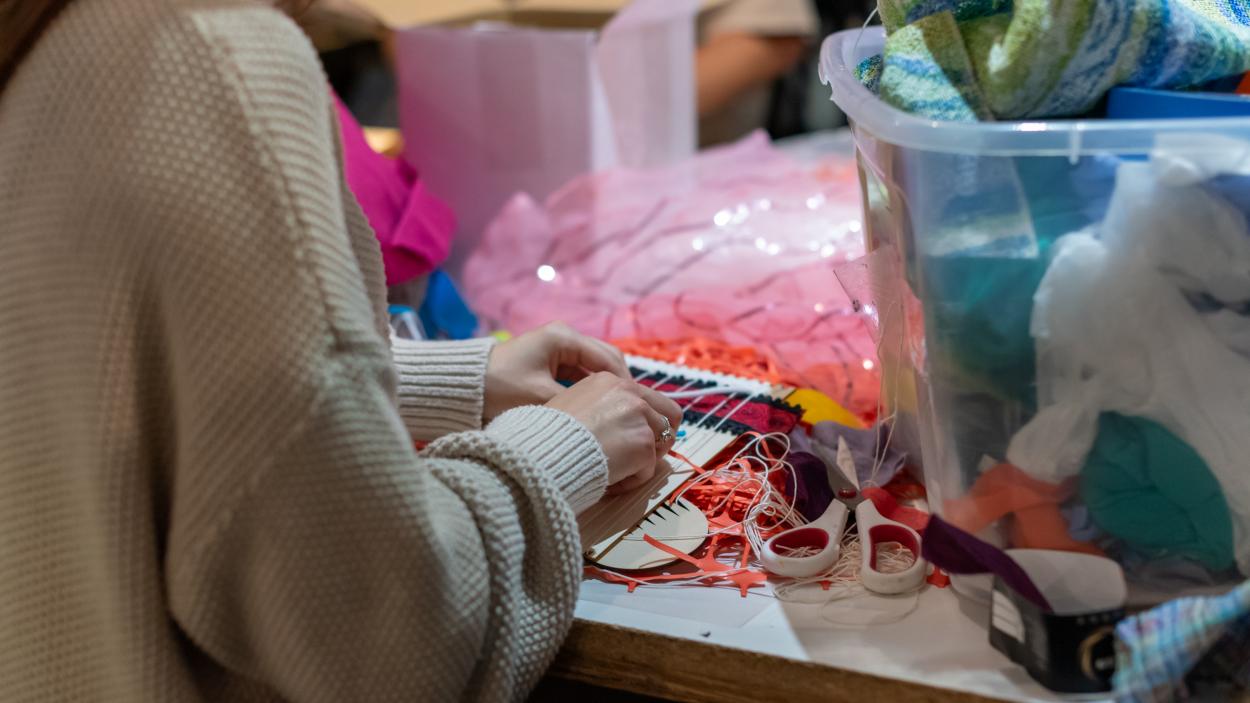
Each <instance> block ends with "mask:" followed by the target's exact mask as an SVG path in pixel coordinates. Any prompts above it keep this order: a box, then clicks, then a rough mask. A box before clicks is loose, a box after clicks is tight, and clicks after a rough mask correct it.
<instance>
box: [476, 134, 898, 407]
mask: <svg viewBox="0 0 1250 703" xmlns="http://www.w3.org/2000/svg"><path fill="white" fill-rule="evenodd" d="M861 226H862V218H861V205H860V191H859V183H858V179H857V175H856V170H855V165H854V162H853V160H852V159H851V158H850V157H842V156H838V157H825V158H824V159H823V160H821V161H819V162H817V163H816V164H808V165H800V164H798V163H796V162H795V161H793V160H792V159H790V158H788V157H787V156H785V155H783V154H782V153H780V152H778V151H777V150H775V149H774V148H773V147H772V146H771V145H770V143H769V142H768V140H767V138H766V137H764V136H763V135H762V134H757V135H752V136H750V137H747V138H746V139H744V140H743V141H741V142H738V143H737V144H734V145H731V146H728V147H723V148H720V149H717V150H712V151H707V152H703V153H701V154H699V155H698V156H696V157H695V158H694V159H691V160H688V161H686V162H683V163H680V164H677V165H674V166H671V167H667V168H663V169H657V170H648V171H629V170H610V171H605V172H601V173H597V174H591V175H587V176H583V177H579V178H577V179H575V180H573V181H572V182H570V183H569V184H568V185H566V186H565V187H564V188H562V189H561V190H559V191H557V192H556V193H554V194H552V195H551V196H550V197H549V198H548V199H547V201H546V202H545V203H537V202H535V201H534V200H533V199H532V198H529V197H528V196H525V195H518V196H515V197H514V198H513V199H512V200H511V201H510V202H509V203H508V204H507V205H506V206H505V208H504V209H503V211H502V212H501V213H500V214H499V215H498V216H497V217H496V219H495V220H494V221H493V222H492V223H491V225H490V226H489V227H488V229H487V231H486V232H485V234H484V237H483V240H482V243H481V244H480V245H479V247H478V248H477V249H476V250H475V251H474V252H473V253H472V254H471V255H470V257H469V259H468V261H467V263H466V265H465V271H464V284H465V285H464V289H465V294H466V296H467V297H468V299H469V302H470V304H471V305H472V306H473V308H474V310H475V311H476V312H477V313H478V314H479V316H481V317H483V318H484V319H485V320H486V321H487V324H489V325H493V326H495V327H499V328H505V329H509V330H526V329H530V328H532V327H534V326H536V325H540V324H542V323H544V322H548V321H550V320H556V319H559V320H563V321H565V322H567V323H569V324H570V325H572V326H574V327H575V328H577V329H579V330H581V331H583V332H585V333H588V334H593V335H595V336H598V337H600V338H604V339H620V338H643V339H674V340H676V339H684V338H690V337H699V338H706V339H714V340H718V341H723V342H727V343H730V344H748V345H751V346H753V347H755V348H757V349H760V350H762V351H765V352H767V353H770V354H772V355H774V356H775V358H776V360H777V362H778V363H779V364H780V365H781V366H782V367H784V368H785V369H786V370H787V371H789V372H791V373H792V374H793V375H794V376H796V377H798V378H799V379H801V380H802V381H803V382H804V385H806V386H809V387H813V388H817V389H819V390H821V391H823V392H825V393H826V394H828V395H829V396H830V397H832V398H833V399H834V400H837V401H838V402H840V403H842V404H843V405H844V406H846V407H847V408H848V409H850V410H852V411H853V412H857V413H859V414H861V415H863V416H871V415H873V414H874V413H875V410H876V405H877V399H878V395H879V393H878V387H879V385H878V384H879V376H878V369H877V361H876V354H875V342H874V333H873V331H872V329H870V325H869V324H868V321H867V320H866V319H865V317H864V315H863V313H862V311H861V310H858V309H857V306H856V304H855V303H854V302H853V301H852V300H850V299H849V298H848V297H847V294H846V293H845V292H844V290H843V288H842V285H841V284H840V283H839V281H838V278H837V275H836V274H835V269H836V268H837V266H838V265H839V264H843V263H845V262H847V261H850V260H852V259H856V258H858V257H860V256H862V255H863V253H864V244H863V237H862V234H861V231H860V230H861Z"/></svg>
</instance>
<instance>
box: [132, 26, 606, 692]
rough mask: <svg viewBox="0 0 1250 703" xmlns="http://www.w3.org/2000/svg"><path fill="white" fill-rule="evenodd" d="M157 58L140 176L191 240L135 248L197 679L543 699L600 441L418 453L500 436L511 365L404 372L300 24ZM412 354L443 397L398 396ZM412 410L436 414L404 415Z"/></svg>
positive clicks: (428, 393) (554, 432) (181, 601)
mask: <svg viewBox="0 0 1250 703" xmlns="http://www.w3.org/2000/svg"><path fill="white" fill-rule="evenodd" d="M134 55H135V56H137V57H141V58H142V59H143V61H144V64H143V65H144V66H146V67H147V68H146V69H145V70H148V71H149V72H150V75H147V76H145V77H144V81H143V85H144V86H145V89H148V90H150V91H151V92H150V93H149V94H148V95H147V96H146V97H145V98H142V99H136V100H135V101H133V103H132V104H133V105H135V106H136V107H135V108H134V109H135V110H136V112H135V115H134V122H135V124H134V126H135V128H136V129H137V130H145V129H146V130H149V131H148V132H147V134H148V135H149V138H148V139H147V140H145V141H144V142H143V143H142V144H136V145H134V148H133V149H127V150H123V151H119V158H124V159H133V160H134V162H133V164H132V165H126V164H122V165H121V166H120V168H122V169H123V172H126V173H132V174H134V178H133V179H131V181H129V182H128V183H129V185H128V186H127V187H128V188H131V189H133V192H132V193H131V194H130V196H129V200H130V201H131V202H134V203H136V204H137V205H136V207H140V206H142V207H145V208H146V209H145V210H144V212H145V213H146V214H145V217H146V220H145V224H146V226H145V229H144V230H143V232H145V233H148V232H150V233H166V234H167V235H170V236H156V235H149V234H141V235H140V234H136V236H153V237H154V239H153V241H152V242H151V245H150V246H149V247H148V249H147V251H148V253H147V254H146V256H147V257H148V258H150V260H151V261H152V262H153V265H152V270H153V274H152V275H153V283H152V286H153V289H154V290H155V291H159V293H160V300H161V309H162V314H161V319H160V320H159V321H153V323H152V324H159V325H161V327H162V329H163V337H164V340H165V341H164V345H163V346H164V348H163V350H162V358H163V359H165V360H166V361H165V362H164V364H165V366H166V369H165V370H166V373H167V376H168V379H169V380H168V382H167V383H168V386H169V388H170V396H171V398H172V399H173V401H172V403H173V404H172V407H171V409H170V413H169V423H170V426H171V435H172V440H171V441H169V442H168V443H167V446H165V447H163V449H162V451H163V452H164V454H165V455H166V456H168V457H169V466H170V467H171V468H170V469H169V472H168V476H166V477H165V478H164V479H163V480H164V481H165V482H167V483H168V496H169V525H168V528H167V538H166V540H165V542H164V554H163V559H162V564H163V569H164V573H165V584H166V591H167V593H166V597H167V599H168V608H169V609H170V612H171V614H172V617H173V619H174V621H175V622H176V623H177V624H178V626H179V628H180V629H181V631H182V632H183V633H185V635H186V638H187V640H188V641H189V642H190V643H192V644H193V645H194V647H195V648H196V650H198V653H197V654H195V655H189V656H188V660H189V661H191V662H193V663H194V662H200V664H198V665H197V670H198V671H199V672H200V673H199V675H200V677H201V678H200V680H199V682H198V683H199V685H200V686H201V687H202V688H203V690H204V691H205V692H206V696H207V697H209V698H214V699H217V698H221V697H224V696H227V695H228V694H229V693H231V692H237V691H236V689H237V688H238V687H239V686H240V685H241V684H240V683H239V682H248V683H247V684H246V685H247V686H255V687H259V688H261V689H263V690H265V691H268V692H269V694H270V695H271V696H277V697H280V698H281V699H283V700H290V701H343V700H361V701H366V700H367V701H387V700H430V701H441V700H483V701H497V700H508V699H516V698H519V697H522V696H524V694H525V692H526V690H527V689H528V688H529V687H530V686H531V685H532V684H533V683H534V682H535V681H536V680H537V678H538V677H539V676H540V675H541V673H542V671H543V669H544V668H545V666H546V665H547V664H548V663H549V661H550V660H551V658H552V657H553V656H554V653H555V650H556V648H557V646H558V644H559V642H560V640H561V638H562V637H563V635H564V634H565V633H566V632H567V629H568V627H569V625H570V623H571V618H572V610H573V604H574V601H575V598H576V593H577V587H578V583H579V580H580V579H579V577H580V571H581V564H580V554H579V552H580V548H579V543H578V537H577V530H576V523H575V518H574V512H575V509H576V508H583V507H586V506H588V505H589V504H591V503H593V502H594V501H595V500H596V499H597V498H598V496H599V495H600V494H601V493H602V491H603V486H604V483H605V480H606V461H605V458H604V456H603V454H602V451H601V449H600V448H599V445H598V443H597V442H596V441H595V439H594V437H593V435H591V434H590V432H589V431H587V430H586V429H585V428H584V427H582V426H581V425H580V424H579V423H577V422H576V421H574V420H573V419H572V418H571V417H569V416H567V415H564V414H563V413H560V412H557V411H554V410H551V409H548V408H541V407H530V408H521V409H517V410H513V411H510V412H508V413H505V414H504V415H502V416H501V417H499V418H498V419H496V420H495V421H494V422H493V423H491V424H490V425H489V426H488V427H486V428H485V429H481V430H473V431H468V432H459V433H454V434H450V435H447V436H445V437H443V438H442V439H440V440H438V441H436V442H435V443H434V444H432V445H430V446H429V447H428V448H427V449H426V450H425V451H424V452H423V453H420V454H418V453H417V452H416V451H415V450H414V449H413V446H412V438H411V436H410V435H409V432H408V429H409V427H411V426H416V425H418V424H421V423H424V422H426V421H429V422H434V421H435V420H436V419H437V418H445V422H444V424H443V425H442V426H440V427H437V428H435V429H437V430H439V431H451V430H459V429H463V428H466V427H476V426H477V425H478V424H479V423H480V420H479V419H478V418H480V416H481V412H480V402H481V401H480V392H481V391H480V378H477V379H473V380H467V379H469V377H472V376H473V375H474V374H477V373H479V371H478V369H479V368H480V367H482V366H483V365H484V363H485V361H484V359H485V355H486V353H487V351H486V350H487V349H488V347H487V346H485V345H482V344H479V345H477V346H473V345H468V346H464V347H455V346H448V347H440V348H433V347H422V348H421V349H419V350H412V349H408V350H405V349H403V348H400V349H398V350H397V351H396V352H395V354H396V357H395V358H393V357H392V350H391V349H390V348H389V344H388V342H387V340H386V339H385V338H384V337H383V336H382V334H381V333H380V330H379V325H378V324H377V316H376V311H377V307H376V304H375V301H373V300H372V299H371V296H370V291H369V290H368V287H367V285H366V284H365V282H364V281H365V280H366V279H368V278H369V276H370V275H372V274H370V272H371V271H376V269H377V266H376V262H373V261H368V260H365V259H364V258H362V257H363V256H365V255H364V254H362V252H363V251H364V249H365V248H364V247H363V245H362V243H361V242H360V241H352V238H351V236H350V234H349V230H350V228H348V227H346V226H345V225H344V222H346V221H350V219H351V217H352V215H351V214H350V213H347V212H345V207H346V204H345V202H344V196H343V193H344V192H345V189H344V188H343V187H342V183H341V179H340V177H339V175H338V165H337V162H336V154H335V152H334V148H333V144H334V141H333V123H332V122H331V115H332V112H331V110H330V105H329V103H328V96H327V93H326V90H325V85H324V76H323V75H322V74H321V72H320V69H319V68H318V67H317V64H316V58H315V55H314V54H313V52H312V50H311V47H309V45H308V44H307V42H306V40H305V39H304V38H303V36H302V35H300V34H299V32H298V30H297V29H296V28H295V27H294V26H293V25H292V24H291V23H290V22H289V21H288V20H286V19H285V18H283V17H282V16H280V15H278V14H277V13H276V12H274V11H272V10H270V9H266V8H260V7H250V6H236V5H231V4H229V3H227V4H225V5H223V6H220V7H214V8H211V9H202V10H196V11H193V12H187V13H184V14H183V15H180V16H179V17H177V18H176V20H174V21H172V22H171V23H170V26H169V27H168V28H167V30H166V31H165V32H164V34H163V35H162V36H161V37H160V38H159V40H158V41H156V42H154V45H153V46H152V47H149V48H148V49H147V50H146V51H145V52H139V51H136V52H134ZM170 96H173V97H174V99H172V100H171V99H168V98H169V97H170ZM153 106H155V107H153ZM153 112H155V113H157V114H156V115H155V116H153V115H152V113H153ZM154 133H156V134H159V136H160V139H159V140H157V141H156V142H153V139H152V137H151V135H152V134H154ZM145 179H148V180H146V181H145ZM171 204H174V206H171ZM365 234H366V235H367V234H368V233H367V231H366V232H365ZM175 235H176V236H175ZM370 236H371V235H370ZM374 256H376V254H374ZM406 353H411V354H418V355H422V354H423V355H425V358H423V359H422V360H420V363H416V364H409V365H406V366H405V364H404V363H403V359H402V357H403V355H404V354H406ZM440 354H442V355H445V356H446V358H445V359H444V360H443V361H445V362H446V363H442V362H440V361H439V357H438V355H440ZM457 354H461V355H463V356H457ZM430 355H433V356H432V357H431V356H430ZM453 357H454V358H453ZM465 357H467V361H466V358H465ZM397 358H398V359H399V361H400V366H401V367H404V368H407V369H408V370H409V371H412V370H413V369H417V368H424V369H426V371H427V372H428V373H430V374H432V376H431V378H434V379H435V381H436V382H437V383H442V384H443V387H441V388H424V389H423V388H422V385H421V383H422V380H421V378H420V377H419V376H417V375H413V374H410V373H407V372H405V373H401V374H399V378H397V373H396V359H397ZM440 369H442V371H440ZM475 384H476V385H475ZM405 388H406V389H407V390H405ZM406 393H407V394H408V397H409V399H410V400H411V399H413V398H417V397H418V396H421V397H424V398H425V400H426V401H428V402H425V401H423V402H418V403H415V404H414V403H406V404H404V407H406V408H407V410H406V411H405V412H407V413H408V415H407V416H406V417H405V416H402V415H401V412H400V411H399V409H398V408H397V405H396V397H397V396H399V397H403V396H405V394H406ZM422 394H424V395H422ZM440 395H442V397H443V398H444V400H443V401H439V400H437V398H438V396H440ZM440 402H441V403H442V405H443V406H444V410H445V412H443V413H441V414H440V413H438V412H435V411H434V410H433V408H435V407H436V406H438V405H439V403H440ZM416 407H423V408H425V410H420V411H418V410H414V408H416ZM414 413H415V414H414ZM405 419H407V420H408V421H409V422H408V423H407V425H408V426H406V423H405ZM201 653H202V655H201Z"/></svg>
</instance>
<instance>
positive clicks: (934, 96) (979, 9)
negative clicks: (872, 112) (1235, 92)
mask: <svg viewBox="0 0 1250 703" xmlns="http://www.w3.org/2000/svg"><path fill="white" fill-rule="evenodd" d="M879 6H880V10H881V17H882V22H883V23H884V24H885V28H886V33H887V35H886V42H885V49H884V53H883V55H882V68H881V73H880V82H879V85H878V87H877V92H878V94H879V95H880V96H881V98H882V100H884V101H885V102H887V103H889V104H891V105H893V106H895V107H897V108H899V109H902V110H906V111H908V112H912V113H916V114H919V115H923V116H926V117H931V118H934V119H941V120H955V121H972V120H990V119H1029V118H1043V117H1062V116H1071V115H1080V114H1084V113H1086V112H1088V111H1090V110H1091V109H1092V108H1093V107H1094V106H1095V105H1096V104H1097V103H1098V101H1099V100H1100V99H1101V98H1102V97H1103V95H1105V94H1106V92H1107V91H1108V90H1110V89H1111V88H1112V87H1114V86H1117V85H1124V86H1136V87H1142V88H1165V89H1167V88H1189V87H1193V86H1197V85H1200V84H1203V83H1207V82H1209V81H1212V80H1216V79H1220V78H1223V77H1226V76H1230V75H1234V74H1238V73H1243V72H1245V71H1247V70H1250V9H1247V3H1246V2H1245V0H1015V1H1014V2H1012V1H1011V0H881V2H880V3H879Z"/></svg>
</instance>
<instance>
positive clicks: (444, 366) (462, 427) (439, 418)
mask: <svg viewBox="0 0 1250 703" xmlns="http://www.w3.org/2000/svg"><path fill="white" fill-rule="evenodd" d="M494 344H495V340H493V339H490V338H485V339H470V340H466V341H463V342H418V341H413V340H410V339H399V338H396V337H392V338H391V356H392V357H393V358H394V360H395V370H396V371H397V373H398V375H399V415H400V417H402V418H403V420H404V425H405V426H407V428H408V432H409V433H411V434H412V437H413V439H416V440H419V441H423V442H429V441H432V440H434V439H437V438H438V437H441V436H443V435H445V434H451V433H452V432H464V431H467V430H476V429H480V428H481V426H482V404H483V396H484V394H485V388H486V362H487V360H488V359H489V358H490V350H491V348H492V347H494Z"/></svg>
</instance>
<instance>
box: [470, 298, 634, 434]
mask: <svg viewBox="0 0 1250 703" xmlns="http://www.w3.org/2000/svg"><path fill="white" fill-rule="evenodd" d="M600 371H607V372H608V373H611V374H615V375H617V376H620V377H621V378H625V379H628V378H630V375H629V367H627V366H626V365H625V357H624V355H622V354H621V352H620V351H619V350H617V348H616V347H614V346H612V345H610V344H608V343H607V342H601V341H599V340H597V339H594V338H593V337H587V336H586V335H584V334H581V333H579V332H577V331H575V330H574V329H573V328H572V327H569V326H568V325H566V324H564V323H562V322H552V323H549V324H546V325H543V326H542V327H539V328H538V329H536V330H532V331H530V332H526V333H525V334H523V335H521V336H519V337H517V338H515V339H512V340H509V341H507V342H504V343H503V344H500V345H498V346H496V347H495V348H494V349H493V350H491V353H490V360H489V361H488V362H487V364H486V402H485V405H484V408H483V413H482V415H483V417H484V419H485V420H486V421H487V422H490V421H491V420H493V419H495V418H496V417H498V416H499V415H501V414H503V413H504V412H506V411H508V410H511V409H512V408H516V407H520V406H522V405H542V404H543V403H546V402H547V401H549V400H551V399H552V398H554V397H555V395H556V394H557V393H559V392H560V391H562V390H564V386H562V385H560V383H559V382H560V381H570V382H577V381H580V380H581V379H583V378H585V377H586V376H588V375H590V374H593V373H597V372H600Z"/></svg>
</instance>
